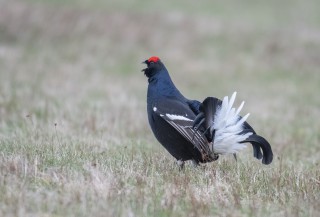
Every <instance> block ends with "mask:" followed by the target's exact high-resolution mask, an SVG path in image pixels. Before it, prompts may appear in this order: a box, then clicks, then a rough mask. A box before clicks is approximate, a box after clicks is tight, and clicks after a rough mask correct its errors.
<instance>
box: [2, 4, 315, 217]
mask: <svg viewBox="0 0 320 217" xmlns="http://www.w3.org/2000/svg"><path fill="white" fill-rule="evenodd" d="M152 55H158V56H160V58H161V59H162V60H163V62H164V63H165V64H166V66H167V68H168V69H169V71H170V72H171V75H172V78H173V80H174V82H175V83H176V85H177V86H178V88H179V89H180V90H181V92H182V93H183V94H184V95H185V96H188V97H190V98H194V99H199V100H202V99H204V97H205V96H210V95H211V96H216V97H219V98H222V97H223V96H225V95H230V94H231V93H232V92H233V91H235V90H236V91H238V97H239V99H237V103H238V104H239V103H240V102H241V101H242V100H245V101H246V104H245V107H244V109H243V111H244V112H245V113H247V112H250V113H251V116H250V117H249V123H250V124H252V125H253V126H254V127H255V129H256V131H257V132H258V133H259V134H261V135H263V136H264V137H266V138H267V139H268V140H269V141H270V143H271V145H272V147H273V151H274V154H275V157H274V161H273V163H272V164H271V165H269V166H265V165H262V164H261V163H260V162H259V161H257V160H256V159H254V158H253V157H252V148H251V147H250V146H248V148H247V149H246V150H245V151H244V152H242V153H241V154H239V155H238V162H235V161H234V160H233V158H232V156H222V157H220V159H219V161H217V162H214V163H211V164H207V165H203V166H201V168H194V167H192V165H190V164H188V165H187V166H186V169H185V171H183V172H179V171H178V168H177V165H176V164H175V161H174V159H173V158H172V157H171V156H170V155H169V154H168V153H167V152H166V151H165V150H164V149H163V148H162V147H161V145H160V144H159V143H158V142H157V141H156V140H155V138H154V137H153V135H152V133H151V130H150V129H149V126H148V123H147V115H146V88H147V80H146V78H145V77H144V75H143V73H142V72H140V70H141V69H142V68H143V67H144V66H143V65H141V64H140V63H141V62H142V61H143V60H145V59H147V58H148V57H150V56H152ZM319 70H320V3H319V1H318V0H309V1H299V0H292V1H289V0H284V1H276V0H271V1H260V0H259V1H252V0H240V1H231V0H227V1H221V2H215V1H211V0H210V1H209V0H204V1H199V2H197V3H196V2H195V1H191V0H188V1H182V0H179V1H172V2H170V1H168V2H165V1H157V2H151V1H145V0H139V1H129V0H127V1H103V0H97V1H89V0H79V1H76V0H66V1H62V0H56V1H53V0H52V1H50V0H43V1H40V0H24V1H23V0H0V216H176V217H178V216H320V169H319V168H320V167H319V163H320V121H319V120H320V97H319V92H320V71H319Z"/></svg>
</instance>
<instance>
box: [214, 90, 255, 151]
mask: <svg viewBox="0 0 320 217" xmlns="http://www.w3.org/2000/svg"><path fill="white" fill-rule="evenodd" d="M236 95H237V92H234V93H233V94H232V96H231V98H230V100H229V97H228V96H225V97H224V98H223V101H222V105H221V106H219V107H218V108H217V110H216V114H215V118H214V123H213V125H212V126H211V127H213V128H214V129H215V130H216V131H215V138H214V142H213V151H214V152H215V153H218V154H234V153H237V152H238V151H240V150H242V149H243V148H245V147H246V144H244V143H240V142H241V141H244V140H245V139H247V138H248V137H249V136H250V135H252V133H251V132H250V133H245V134H241V132H242V131H243V123H244V122H245V121H246V120H247V118H248V117H249V115H250V114H246V115H245V116H243V117H240V115H239V113H240V111H241V109H242V108H243V105H244V101H243V102H242V103H241V105H240V106H239V108H238V109H237V110H236V109H235V108H233V107H232V106H233V103H234V101H235V98H236ZM211 148H212V147H211Z"/></svg>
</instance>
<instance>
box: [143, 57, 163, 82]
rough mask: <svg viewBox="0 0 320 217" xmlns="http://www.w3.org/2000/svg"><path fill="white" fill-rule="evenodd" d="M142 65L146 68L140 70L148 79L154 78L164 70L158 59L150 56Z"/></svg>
mask: <svg viewBox="0 0 320 217" xmlns="http://www.w3.org/2000/svg"><path fill="white" fill-rule="evenodd" d="M142 63H145V64H147V68H145V69H142V70H141V71H142V72H144V74H145V75H146V76H147V77H148V78H150V77H152V76H154V75H155V74H157V73H158V72H160V71H161V70H162V69H163V68H164V65H163V63H162V62H161V60H160V58H159V57H157V56H152V57H150V58H149V59H147V60H146V61H143V62H142Z"/></svg>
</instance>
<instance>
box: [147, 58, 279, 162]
mask: <svg viewBox="0 0 320 217" xmlns="http://www.w3.org/2000/svg"><path fill="white" fill-rule="evenodd" d="M144 63H146V64H147V68H145V69H143V70H142V71H144V73H145V75H146V76H147V77H148V82H149V85H148V93H147V112H148V120H149V124H150V127H151V129H152V132H153V133H154V135H155V137H156V138H157V140H158V141H159V142H160V143H161V144H162V145H163V146H164V147H165V148H166V150H167V151H168V152H169V153H170V154H171V155H172V156H173V157H175V158H176V159H177V160H180V161H187V160H193V161H195V162H196V163H199V162H201V163H206V162H211V161H214V160H217V159H218V155H217V154H216V153H213V152H212V149H210V145H212V143H211V141H213V140H214V132H215V129H213V127H211V130H210V129H209V128H210V126H211V124H212V122H213V121H214V114H215V111H216V109H217V108H218V106H219V105H221V100H219V99H217V98H214V97H211V98H209V99H206V100H207V101H206V100H205V101H204V102H203V103H200V102H199V101H197V100H189V99H187V98H185V97H184V96H183V95H182V94H181V93H180V91H179V90H178V89H177V88H176V87H175V85H174V83H173V82H172V80H171V78H170V76H169V73H168V71H167V69H166V67H165V66H164V64H163V63H162V62H161V61H160V59H159V58H157V57H151V58H150V59H149V60H146V61H144ZM243 129H244V132H243V133H247V132H251V133H252V135H251V136H249V137H248V138H247V139H246V140H244V141H242V142H243V143H244V142H250V143H251V144H252V146H253V150H254V157H256V158H257V159H261V158H263V160H262V163H264V164H269V163H271V162H272V158H273V153H272V150H271V147H270V144H269V143H268V142H267V140H265V139H264V138H263V137H261V136H258V135H256V133H255V132H254V130H253V129H252V127H251V126H250V125H249V124H248V123H247V122H245V123H244V124H243ZM261 149H262V151H263V153H262V152H261ZM210 150H211V151H210Z"/></svg>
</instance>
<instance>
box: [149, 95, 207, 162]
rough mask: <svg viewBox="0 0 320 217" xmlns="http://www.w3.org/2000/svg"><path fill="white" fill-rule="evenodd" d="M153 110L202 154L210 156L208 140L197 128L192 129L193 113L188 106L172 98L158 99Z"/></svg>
mask: <svg viewBox="0 0 320 217" xmlns="http://www.w3.org/2000/svg"><path fill="white" fill-rule="evenodd" d="M153 112H154V113H155V114H156V115H158V116H160V117H161V118H163V119H164V120H165V121H166V122H167V123H169V124H170V125H171V126H172V127H173V128H174V129H175V130H176V131H177V132H178V133H180V134H181V135H182V136H183V137H184V138H185V139H186V140H188V141H189V142H191V143H192V144H193V145H194V146H195V147H196V148H197V149H198V150H199V151H200V153H202V154H203V155H204V156H208V157H209V156H210V153H212V152H211V151H210V147H209V144H210V143H209V142H208V140H207V139H206V137H205V136H204V135H203V134H202V133H201V132H200V131H198V130H195V129H193V121H194V118H195V114H194V113H193V111H192V110H191V109H190V108H189V106H188V105H187V104H185V103H183V102H180V101H178V100H174V99H166V100H163V101H161V100H159V101H158V103H157V104H155V105H154V106H153Z"/></svg>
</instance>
